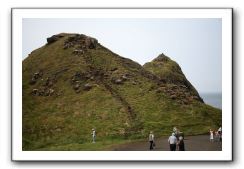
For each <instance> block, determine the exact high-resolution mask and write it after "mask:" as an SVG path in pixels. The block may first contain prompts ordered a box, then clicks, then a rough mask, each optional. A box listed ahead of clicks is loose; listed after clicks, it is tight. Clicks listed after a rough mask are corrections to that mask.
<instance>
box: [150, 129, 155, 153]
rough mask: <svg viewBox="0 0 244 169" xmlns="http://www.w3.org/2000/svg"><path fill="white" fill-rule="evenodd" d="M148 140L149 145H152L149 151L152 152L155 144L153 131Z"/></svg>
mask: <svg viewBox="0 0 244 169" xmlns="http://www.w3.org/2000/svg"><path fill="white" fill-rule="evenodd" d="M148 140H149V144H150V147H149V149H150V150H152V149H153V145H154V144H155V143H154V134H153V132H152V131H150V134H149V138H148Z"/></svg>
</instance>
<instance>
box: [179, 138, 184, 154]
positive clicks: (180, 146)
mask: <svg viewBox="0 0 244 169" xmlns="http://www.w3.org/2000/svg"><path fill="white" fill-rule="evenodd" d="M178 147H179V151H185V143H184V140H183V137H182V136H180V137H179V142H178Z"/></svg>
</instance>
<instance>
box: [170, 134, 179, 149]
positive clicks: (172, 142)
mask: <svg viewBox="0 0 244 169" xmlns="http://www.w3.org/2000/svg"><path fill="white" fill-rule="evenodd" d="M168 143H169V147H170V151H176V143H177V139H176V137H175V133H172V135H171V136H170V137H169V139H168Z"/></svg>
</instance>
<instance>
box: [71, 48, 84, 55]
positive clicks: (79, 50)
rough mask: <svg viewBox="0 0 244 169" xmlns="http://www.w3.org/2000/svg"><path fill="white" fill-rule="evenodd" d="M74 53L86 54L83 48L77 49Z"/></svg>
mask: <svg viewBox="0 0 244 169" xmlns="http://www.w3.org/2000/svg"><path fill="white" fill-rule="evenodd" d="M72 53H73V54H75V55H82V54H84V51H83V50H82V49H75V50H74V51H73V52H72Z"/></svg>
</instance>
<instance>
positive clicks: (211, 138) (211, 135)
mask: <svg viewBox="0 0 244 169" xmlns="http://www.w3.org/2000/svg"><path fill="white" fill-rule="evenodd" d="M209 134H210V138H209V139H210V142H213V141H214V131H213V130H212V129H210V130H209Z"/></svg>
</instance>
